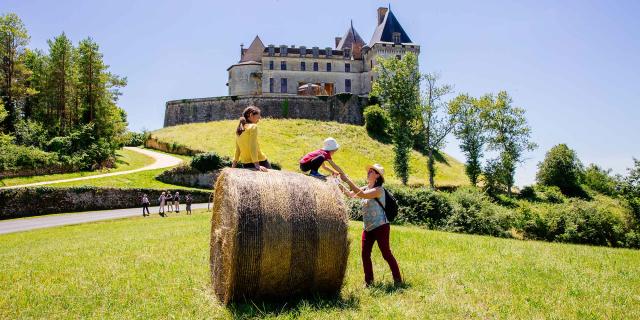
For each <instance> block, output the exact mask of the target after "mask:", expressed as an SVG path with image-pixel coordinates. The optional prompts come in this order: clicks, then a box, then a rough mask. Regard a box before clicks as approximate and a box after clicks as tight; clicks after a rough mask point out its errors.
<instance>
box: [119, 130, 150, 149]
mask: <svg viewBox="0 0 640 320" xmlns="http://www.w3.org/2000/svg"><path fill="white" fill-rule="evenodd" d="M146 135H147V133H145V132H133V131H127V132H126V133H125V134H124V135H122V143H123V144H124V145H125V146H127V147H138V146H141V145H144V142H145V141H146Z"/></svg>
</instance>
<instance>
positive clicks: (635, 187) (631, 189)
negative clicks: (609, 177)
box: [620, 158, 640, 227]
mask: <svg viewBox="0 0 640 320" xmlns="http://www.w3.org/2000/svg"><path fill="white" fill-rule="evenodd" d="M627 172H628V173H627V176H625V177H624V178H621V181H620V194H621V195H622V197H624V198H625V199H626V200H627V201H628V202H629V206H630V207H631V208H632V209H633V212H634V213H635V217H636V223H638V224H639V227H640V160H638V159H636V158H634V159H633V167H632V168H628V169H627Z"/></svg>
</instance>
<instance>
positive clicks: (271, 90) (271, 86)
mask: <svg viewBox="0 0 640 320" xmlns="http://www.w3.org/2000/svg"><path fill="white" fill-rule="evenodd" d="M275 83H276V81H275V79H273V78H269V92H271V93H273V87H274V86H275Z"/></svg>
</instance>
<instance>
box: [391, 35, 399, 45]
mask: <svg viewBox="0 0 640 320" xmlns="http://www.w3.org/2000/svg"><path fill="white" fill-rule="evenodd" d="M391 37H392V38H393V43H394V44H400V32H394V33H393V35H392V36H391Z"/></svg>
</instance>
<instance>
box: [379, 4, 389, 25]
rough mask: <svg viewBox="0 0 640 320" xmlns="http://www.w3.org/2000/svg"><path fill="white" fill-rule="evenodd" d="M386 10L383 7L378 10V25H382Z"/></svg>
mask: <svg viewBox="0 0 640 320" xmlns="http://www.w3.org/2000/svg"><path fill="white" fill-rule="evenodd" d="M388 10H389V9H387V8H385V7H380V8H378V24H381V23H382V21H383V20H384V16H385V15H386V14H387V11H388Z"/></svg>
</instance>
